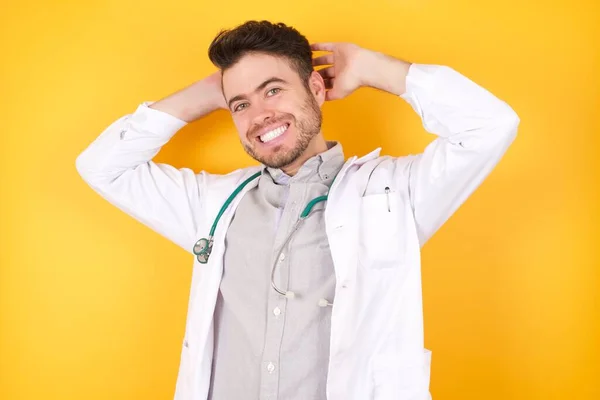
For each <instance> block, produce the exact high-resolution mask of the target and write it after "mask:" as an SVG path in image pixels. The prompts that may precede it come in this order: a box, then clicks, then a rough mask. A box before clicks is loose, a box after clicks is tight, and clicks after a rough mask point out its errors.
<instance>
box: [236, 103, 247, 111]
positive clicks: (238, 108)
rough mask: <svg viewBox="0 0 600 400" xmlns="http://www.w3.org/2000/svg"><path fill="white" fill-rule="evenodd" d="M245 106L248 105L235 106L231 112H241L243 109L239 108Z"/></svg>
mask: <svg viewBox="0 0 600 400" xmlns="http://www.w3.org/2000/svg"><path fill="white" fill-rule="evenodd" d="M246 105H248V103H240V104H238V105H237V106H235V107H234V109H233V111H240V110H243V109H244V108H240V107H242V106H246Z"/></svg>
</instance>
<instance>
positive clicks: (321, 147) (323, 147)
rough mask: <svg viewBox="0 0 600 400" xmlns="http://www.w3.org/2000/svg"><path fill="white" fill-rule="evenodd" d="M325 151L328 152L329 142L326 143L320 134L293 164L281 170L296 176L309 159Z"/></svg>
mask: <svg viewBox="0 0 600 400" xmlns="http://www.w3.org/2000/svg"><path fill="white" fill-rule="evenodd" d="M325 151H327V142H326V141H325V138H323V134H322V133H321V132H319V134H318V135H316V136H315V137H314V138H313V139H312V140H311V141H310V143H309V145H308V147H307V148H306V150H304V153H302V155H301V156H300V157H298V158H297V159H296V160H294V162H293V163H291V164H289V165H286V166H285V167H283V168H281V170H282V171H283V172H285V173H286V174H287V175H289V176H294V175H296V174H297V173H298V171H299V170H300V168H301V167H302V165H304V163H305V162H306V161H307V160H308V159H310V158H311V157H314V156H316V155H317V154H321V153H323V152H325Z"/></svg>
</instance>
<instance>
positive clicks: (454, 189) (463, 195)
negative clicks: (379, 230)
mask: <svg viewBox="0 0 600 400" xmlns="http://www.w3.org/2000/svg"><path fill="white" fill-rule="evenodd" d="M401 98H403V99H404V100H406V101H407V102H408V103H409V104H410V106H411V107H412V108H413V110H414V111H415V112H416V113H417V114H418V115H419V117H420V118H421V120H422V123H423V127H424V128H425V130H426V131H427V132H430V133H433V134H435V135H437V136H438V137H437V138H436V139H435V140H433V141H432V142H431V143H430V144H429V145H428V146H427V147H426V148H425V150H424V152H423V153H421V154H417V155H412V156H409V157H408V159H409V160H410V161H409V165H408V185H409V194H410V201H411V206H412V209H413V213H414V218H415V221H416V225H417V231H418V236H419V242H420V245H421V246H423V245H424V244H425V242H426V241H427V240H428V239H429V238H430V237H431V236H432V235H433V234H434V233H435V232H436V231H437V230H438V229H439V228H440V227H441V226H442V224H444V223H445V222H446V221H447V220H448V219H449V218H450V216H451V215H452V214H453V213H454V212H455V211H456V210H457V209H458V208H459V207H460V206H461V204H462V203H463V202H464V201H465V200H466V199H467V198H468V197H469V196H470V195H471V194H472V193H473V192H474V191H475V190H476V189H477V187H478V186H479V185H480V184H481V183H482V182H483V180H484V179H485V178H486V177H487V176H488V175H489V174H490V172H491V171H492V170H493V168H494V167H495V166H496V165H497V163H498V162H499V161H500V159H501V158H502V156H503V155H504V154H505V152H506V150H507V149H508V147H509V146H510V145H511V143H512V142H513V141H514V139H515V137H516V133H517V128H518V125H519V122H520V119H519V117H518V115H517V114H516V113H515V112H514V111H513V109H512V108H511V107H510V106H509V105H508V104H507V103H505V102H504V101H502V100H500V99H498V98H497V97H495V96H494V95H492V94H491V93H490V92H489V91H487V90H486V89H484V88H483V87H481V86H479V85H478V84H476V83H474V82H473V81H471V80H470V79H469V78H467V77H465V76H464V75H461V74H460V73H458V72H457V71H455V70H454V69H452V68H450V67H447V66H440V65H428V64H412V65H411V67H410V69H409V73H408V75H407V77H406V91H405V92H404V93H403V94H402V95H401Z"/></svg>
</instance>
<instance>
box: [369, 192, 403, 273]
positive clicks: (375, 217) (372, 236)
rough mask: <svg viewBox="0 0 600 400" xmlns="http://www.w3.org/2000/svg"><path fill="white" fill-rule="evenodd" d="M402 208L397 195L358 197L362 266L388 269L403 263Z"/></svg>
mask: <svg viewBox="0 0 600 400" xmlns="http://www.w3.org/2000/svg"><path fill="white" fill-rule="evenodd" d="M403 207H404V203H403V201H402V195H401V194H400V193H399V192H392V191H390V192H389V193H377V194H370V195H367V196H364V197H362V198H361V204H360V232H359V244H358V246H359V251H358V258H359V261H360V262H361V264H363V265H364V266H365V267H367V268H372V269H387V268H396V267H399V266H402V265H403V264H404V263H405V250H406V249H405V247H406V244H405V240H404V239H405V238H404V235H403V228H402V227H403V226H404V208H403Z"/></svg>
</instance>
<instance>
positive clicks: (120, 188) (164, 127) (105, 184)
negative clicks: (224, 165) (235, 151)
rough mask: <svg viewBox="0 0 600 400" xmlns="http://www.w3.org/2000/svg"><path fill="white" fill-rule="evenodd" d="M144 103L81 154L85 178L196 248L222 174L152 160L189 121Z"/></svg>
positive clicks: (160, 229)
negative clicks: (209, 197)
mask: <svg viewBox="0 0 600 400" xmlns="http://www.w3.org/2000/svg"><path fill="white" fill-rule="evenodd" d="M152 103H153V102H143V103H141V104H140V105H139V106H138V107H137V109H136V110H135V112H133V113H132V114H128V115H125V116H123V117H121V118H119V119H118V120H116V121H114V122H113V123H112V124H110V125H109V126H108V127H107V128H106V129H105V130H104V131H103V132H102V133H101V134H100V136H99V137H97V138H96V139H95V140H94V141H93V142H92V143H91V144H90V145H89V146H88V147H87V148H86V149H85V150H84V151H83V152H82V153H81V154H80V155H79V156H78V157H77V160H76V168H77V171H78V173H79V174H80V175H81V177H82V178H83V180H84V181H85V182H86V183H87V184H88V185H89V186H90V187H91V188H92V189H93V190H95V191H96V192H97V193H98V194H100V195H101V196H102V197H103V198H104V199H106V200H107V201H109V202H110V203H112V204H113V205H114V206H116V207H118V208H119V209H121V210H122V211H124V212H125V213H127V214H129V215H130V216H132V217H133V218H135V219H136V220H138V221H139V222H141V223H143V224H144V225H146V226H148V227H150V228H151V229H153V230H154V231H156V232H158V233H159V234H161V235H162V236H164V237H166V238H168V239H169V240H171V241H172V242H174V243H175V244H177V245H179V246H180V247H182V248H184V249H185V250H187V251H189V252H191V251H192V246H193V244H194V242H195V241H196V239H197V238H196V237H195V235H196V233H197V231H198V225H199V224H200V223H202V221H203V218H204V213H205V212H204V208H205V207H204V200H205V194H206V191H207V187H208V186H209V184H210V181H211V180H214V179H216V177H217V176H213V175H209V174H207V173H205V172H201V173H199V174H196V173H194V172H193V171H192V170H191V169H188V168H182V169H176V168H174V167H173V166H171V165H167V164H158V163H155V162H153V161H152V159H153V158H154V156H155V155H156V154H157V153H158V152H159V150H160V148H161V147H162V146H163V145H165V144H166V143H167V142H168V141H169V140H170V139H171V137H172V136H174V135H175V133H176V132H177V131H179V130H180V129H181V128H182V127H184V126H185V125H186V124H187V123H186V122H185V121H183V120H180V119H178V118H176V117H174V116H172V115H170V114H168V113H165V112H162V111H159V110H156V109H152V108H149V107H148V106H149V105H151V104H152Z"/></svg>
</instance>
